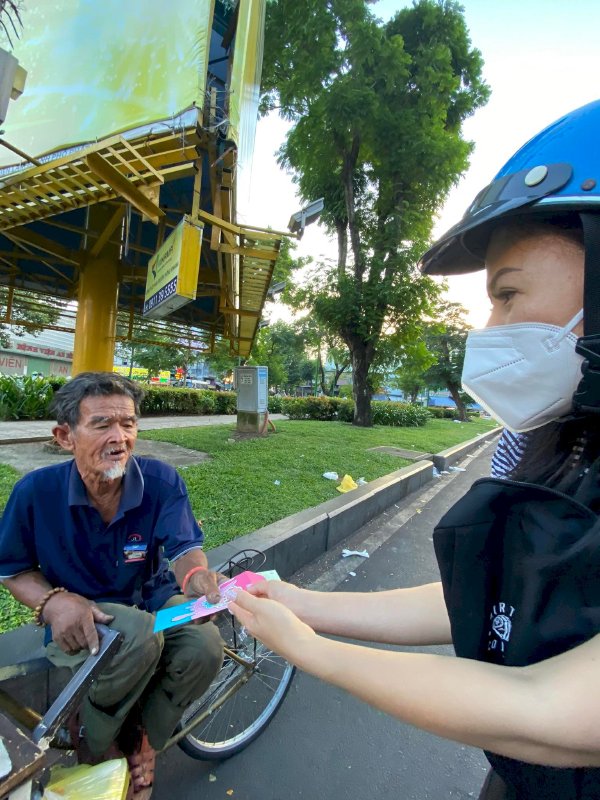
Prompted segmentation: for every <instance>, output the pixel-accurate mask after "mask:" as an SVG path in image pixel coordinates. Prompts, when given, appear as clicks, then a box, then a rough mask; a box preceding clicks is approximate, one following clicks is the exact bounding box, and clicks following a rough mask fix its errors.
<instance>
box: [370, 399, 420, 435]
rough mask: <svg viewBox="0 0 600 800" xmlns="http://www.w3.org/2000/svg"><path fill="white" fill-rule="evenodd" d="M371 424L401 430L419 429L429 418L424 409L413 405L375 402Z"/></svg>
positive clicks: (382, 401)
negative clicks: (389, 426) (399, 428)
mask: <svg viewBox="0 0 600 800" xmlns="http://www.w3.org/2000/svg"><path fill="white" fill-rule="evenodd" d="M372 406H373V423H374V424H375V425H394V426H398V427H403V428H419V427H421V426H422V425H425V423H426V422H427V420H428V419H431V416H430V414H429V412H428V411H427V409H426V408H423V406H418V405H415V404H413V403H396V402H392V401H388V400H375V401H374V402H373V404H372Z"/></svg>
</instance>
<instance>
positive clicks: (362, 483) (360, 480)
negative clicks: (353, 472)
mask: <svg viewBox="0 0 600 800" xmlns="http://www.w3.org/2000/svg"><path fill="white" fill-rule="evenodd" d="M366 482H367V481H366V480H365V479H364V478H357V479H356V484H357V486H364V485H365V484H366Z"/></svg>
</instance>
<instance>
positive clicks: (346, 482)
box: [335, 475, 358, 494]
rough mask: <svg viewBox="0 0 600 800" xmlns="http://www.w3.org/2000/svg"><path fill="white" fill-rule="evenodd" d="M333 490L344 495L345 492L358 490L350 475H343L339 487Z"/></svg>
mask: <svg viewBox="0 0 600 800" xmlns="http://www.w3.org/2000/svg"><path fill="white" fill-rule="evenodd" d="M335 488H336V489H337V490H338V492H341V493H342V494H345V493H346V492H351V491H352V489H358V484H357V483H356V481H355V480H354V478H353V477H352V475H344V477H343V478H342V482H341V483H340V485H339V486H336V487H335Z"/></svg>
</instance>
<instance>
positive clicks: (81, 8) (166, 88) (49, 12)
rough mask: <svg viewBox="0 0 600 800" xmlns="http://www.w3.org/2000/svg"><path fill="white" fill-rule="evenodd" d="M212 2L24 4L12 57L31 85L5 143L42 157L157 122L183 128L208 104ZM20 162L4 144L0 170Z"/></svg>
mask: <svg viewBox="0 0 600 800" xmlns="http://www.w3.org/2000/svg"><path fill="white" fill-rule="evenodd" d="M213 2H214V0H169V2H168V3H165V0H102V2H100V0H27V2H26V3H24V4H23V10H22V11H21V16H22V19H23V32H22V35H21V38H20V40H18V41H16V42H15V47H14V53H13V54H14V55H15V56H16V58H18V60H19V63H20V64H21V65H22V66H23V68H24V69H26V70H27V83H26V89H25V92H24V93H23V95H22V97H20V98H19V101H18V102H15V103H12V104H11V106H10V111H9V114H8V117H7V121H6V124H5V125H4V126H3V127H4V128H5V130H6V134H5V136H6V138H7V139H8V140H9V141H10V143H11V144H13V145H16V146H17V147H19V148H21V149H22V150H24V151H25V152H26V153H28V154H30V155H33V156H38V155H40V154H42V153H46V152H53V151H55V150H57V149H59V148H63V147H68V146H70V145H75V144H80V143H85V142H95V141H97V140H98V139H102V138H104V137H107V136H110V135H111V134H114V133H120V132H124V131H130V130H132V129H137V128H138V127H139V126H145V125H148V124H151V123H159V121H161V123H160V124H157V125H156V130H163V131H166V130H168V129H169V128H172V129H176V128H177V127H180V126H181V123H179V122H177V118H178V116H179V115H180V114H181V113H182V112H184V111H186V110H187V109H195V108H202V106H203V101H204V92H205V88H206V73H207V68H208V51H209V44H210V36H211V25H212V15H213ZM1 6H2V3H0V7H1ZM193 124H195V121H194V123H193ZM15 161H16V158H15V155H14V153H11V152H10V151H9V150H4V149H3V148H0V166H2V165H6V164H11V163H14V162H15Z"/></svg>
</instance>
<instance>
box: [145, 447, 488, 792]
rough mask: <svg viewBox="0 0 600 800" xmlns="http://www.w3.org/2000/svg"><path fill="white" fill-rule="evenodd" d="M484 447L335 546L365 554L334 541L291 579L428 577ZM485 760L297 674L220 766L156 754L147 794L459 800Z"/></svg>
mask: <svg viewBox="0 0 600 800" xmlns="http://www.w3.org/2000/svg"><path fill="white" fill-rule="evenodd" d="M492 447H493V446H488V447H487V448H486V449H485V450H484V451H483V452H482V453H480V454H478V455H475V456H474V457H468V458H467V459H465V461H463V462H462V465H461V466H463V467H466V471H465V472H454V473H452V474H451V475H447V476H442V478H441V479H440V481H436V482H434V484H433V486H432V485H429V486H428V487H425V489H424V490H423V491H421V492H420V493H418V494H413V495H410V496H409V498H407V500H406V501H405V503H404V504H402V505H400V504H399V505H398V506H396V507H392V508H391V509H390V510H389V511H388V512H387V513H386V514H383V515H382V516H381V517H379V518H378V519H377V520H374V521H373V522H372V523H370V524H369V525H368V526H366V527H365V528H363V529H362V530H361V531H359V532H358V533H357V534H355V535H354V536H353V537H351V539H349V540H347V541H346V542H344V543H343V546H344V547H348V548H349V549H358V550H362V549H363V548H366V549H367V551H368V552H369V553H370V558H368V559H361V558H358V557H353V558H351V559H341V557H340V556H341V550H342V545H340V547H339V551H336V552H334V553H330V554H326V555H325V556H323V557H322V558H321V559H319V560H318V561H317V562H314V563H313V564H312V565H310V566H309V567H307V568H306V569H304V570H303V571H302V572H300V573H298V574H297V575H296V576H294V578H293V581H294V582H296V583H299V584H301V585H305V586H307V585H312V586H317V587H319V588H322V589H330V590H333V591H336V590H339V591H349V590H353V591H374V590H381V589H389V588H394V587H398V586H412V585H417V584H419V583H425V582H429V581H432V580H436V579H437V578H438V577H439V576H438V572H437V566H436V563H435V558H434V554H433V545H432V539H431V535H432V530H433V527H434V525H435V523H436V522H437V521H438V520H439V518H440V517H441V516H442V514H443V513H444V512H445V510H446V509H447V508H449V507H450V506H451V505H452V504H453V503H454V502H455V501H456V500H457V499H458V498H459V497H460V496H462V494H464V492H465V491H466V490H467V489H468V488H469V486H470V485H471V483H472V482H473V481H474V480H476V479H477V478H479V477H482V476H484V475H486V474H488V473H489V460H490V455H491V452H492ZM350 571H355V572H356V577H352V576H349V574H348V573H349V572H350ZM428 650H429V652H431V651H434V652H439V653H444V654H448V655H451V652H452V651H451V648H447V647H440V648H429V649H428ZM486 763H487V762H486V761H485V759H484V757H483V756H482V754H481V753H480V752H479V751H478V750H474V749H472V748H469V747H464V746H461V745H458V744H454V743H452V742H447V741H445V740H442V739H438V738H436V737H434V736H432V735H430V734H427V733H424V732H422V731H419V730H417V729H415V728H411V727H410V726H408V725H404V724H402V723H400V722H398V721H397V720H395V719H392V718H391V717H388V716H387V715H385V714H383V713H381V712H379V711H376V710H374V709H372V708H370V707H369V706H367V705H365V704H363V703H362V702H360V701H358V700H356V699H354V698H353V697H352V696H350V695H348V694H346V693H345V692H343V691H341V690H338V689H336V688H333V687H331V686H328V685H326V684H324V683H321V682H320V681H318V680H316V679H314V678H312V677H311V676H309V675H306V674H297V676H296V678H295V680H294V683H293V685H292V687H291V689H290V692H289V694H288V696H287V698H286V700H285V702H284V704H283V706H282V708H281V709H280V711H279V713H278V715H277V716H276V717H275V719H274V720H273V721H272V723H271V725H270V726H269V728H268V729H267V730H266V731H265V732H264V733H263V734H262V735H261V736H260V738H259V739H258V740H257V741H255V742H254V743H253V744H251V745H250V746H249V747H248V748H247V749H246V750H245V751H244V752H242V753H240V754H239V755H237V756H234V757H233V758H231V759H229V760H228V761H225V762H221V763H208V762H201V761H195V760H193V759H192V758H190V757H188V756H186V755H185V754H184V753H183V752H181V751H180V750H179V749H178V748H174V749H172V750H170V751H168V752H167V753H164V754H162V755H160V756H159V760H158V764H157V777H156V783H155V790H154V793H153V799H154V800H175V799H176V800H192V799H193V800H197V798H202V800H217V799H218V800H227V798H229V797H231V798H233V800H300V798H302V800H305V799H308V800H342V799H343V800H347V798H353V799H354V798H356V800H367V798H368V799H369V800H373V799H374V798H386V799H387V798H389V800H429V798H432V799H435V800H441V798H452V800H463V799H464V800H466V798H473V797H475V798H476V797H477V796H478V792H479V789H480V787H481V785H482V783H483V779H484V776H485V772H486V769H487V768H486Z"/></svg>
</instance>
